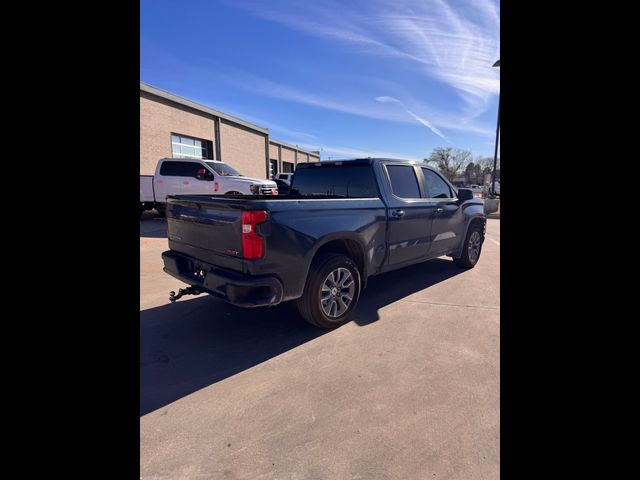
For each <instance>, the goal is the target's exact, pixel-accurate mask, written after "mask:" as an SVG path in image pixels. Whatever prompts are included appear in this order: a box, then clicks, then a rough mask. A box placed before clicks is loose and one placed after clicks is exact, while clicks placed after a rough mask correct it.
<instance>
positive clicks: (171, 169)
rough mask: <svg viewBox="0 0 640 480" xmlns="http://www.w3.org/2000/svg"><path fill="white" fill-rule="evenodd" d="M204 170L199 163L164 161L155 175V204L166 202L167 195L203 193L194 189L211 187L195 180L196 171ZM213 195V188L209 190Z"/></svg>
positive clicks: (209, 183) (210, 183) (208, 183)
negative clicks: (203, 186)
mask: <svg viewBox="0 0 640 480" xmlns="http://www.w3.org/2000/svg"><path fill="white" fill-rule="evenodd" d="M202 168H204V167H203V166H202V164H200V163H199V162H191V161H188V160H164V161H162V162H161V164H160V165H159V168H158V171H157V172H156V175H155V179H154V182H155V185H154V187H155V193H156V202H162V203H164V202H166V198H167V195H180V194H194V193H205V191H203V190H202V188H200V189H194V188H193V187H194V186H197V185H198V184H207V186H208V185H212V182H204V181H201V180H198V179H197V178H196V174H197V172H198V170H200V169H202ZM209 191H210V192H211V193H213V187H211V190H209Z"/></svg>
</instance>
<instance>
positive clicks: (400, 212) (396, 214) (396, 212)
mask: <svg viewBox="0 0 640 480" xmlns="http://www.w3.org/2000/svg"><path fill="white" fill-rule="evenodd" d="M391 215H393V216H394V217H402V216H403V215H404V210H394V211H393V212H391Z"/></svg>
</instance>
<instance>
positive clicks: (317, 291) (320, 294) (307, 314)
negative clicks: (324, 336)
mask: <svg viewBox="0 0 640 480" xmlns="http://www.w3.org/2000/svg"><path fill="white" fill-rule="evenodd" d="M359 298H360V272H359V271H358V267H357V266H356V264H355V263H354V262H353V260H351V259H350V258H349V257H347V256H346V255H340V254H337V253H326V254H323V255H320V256H319V257H318V258H316V259H315V260H314V261H313V263H312V264H311V268H310V269H309V276H308V278H307V283H306V285H305V289H304V294H303V295H302V297H300V298H299V299H297V300H296V306H297V307H298V311H299V312H300V315H301V316H302V318H304V319H305V320H306V321H307V322H309V323H311V324H312V325H315V326H317V327H320V328H337V327H339V326H341V325H344V324H345V323H347V322H348V321H349V320H351V314H352V313H353V311H354V309H355V307H356V305H357V304H358V299H359Z"/></svg>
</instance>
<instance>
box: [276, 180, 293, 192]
mask: <svg viewBox="0 0 640 480" xmlns="http://www.w3.org/2000/svg"><path fill="white" fill-rule="evenodd" d="M273 181H274V182H276V185H277V186H278V195H289V191H290V190H291V188H290V187H289V184H288V183H287V182H285V181H284V180H280V179H279V178H276V179H274V180H273Z"/></svg>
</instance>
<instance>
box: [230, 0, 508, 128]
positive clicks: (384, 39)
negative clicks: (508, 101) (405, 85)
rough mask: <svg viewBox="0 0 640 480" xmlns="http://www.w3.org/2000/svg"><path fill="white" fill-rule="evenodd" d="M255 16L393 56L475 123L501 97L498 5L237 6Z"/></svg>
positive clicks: (434, 0)
mask: <svg viewBox="0 0 640 480" xmlns="http://www.w3.org/2000/svg"><path fill="white" fill-rule="evenodd" d="M234 5H237V6H241V7H243V8H245V9H247V10H248V11H249V12H251V13H253V14H254V15H257V16H260V17H262V18H265V19H267V20H270V21H274V22H278V23H280V24H283V25H285V26H287V27H289V28H292V29H295V30H299V31H302V32H304V33H306V34H309V35H315V36H321V37H324V38H328V39H331V40H334V41H337V42H340V43H342V44H345V45H346V46H350V47H353V48H354V49H356V50H359V51H361V52H364V53H367V54H371V55H378V56H385V57H394V58H397V59H401V60H405V61H406V62H408V63H409V64H411V65H413V66H415V67H417V69H418V71H419V72H421V73H422V74H423V75H424V76H425V77H427V78H430V79H433V80H436V81H439V82H442V83H443V84H446V85H447V86H449V87H450V88H451V89H452V90H453V91H454V92H455V93H457V94H458V96H459V98H461V99H462V100H463V102H464V107H463V112H462V115H464V117H465V118H466V119H468V118H475V117H476V116H478V115H480V114H481V113H483V112H484V111H485V110H486V107H487V104H488V102H489V100H490V99H491V97H492V96H493V95H496V94H497V93H498V92H499V76H498V72H497V71H496V69H492V68H491V65H492V64H493V62H494V61H495V60H496V59H497V58H498V57H499V53H500V45H499V9H498V8H499V7H498V5H497V3H496V2H494V1H491V0H467V1H463V2H457V3H456V7H455V9H454V8H452V6H451V5H450V4H449V3H447V2H445V1H444V0H406V1H403V2H388V1H386V0H370V1H368V2H366V3H360V2H358V3H357V5H356V6H348V5H346V4H344V3H342V2H338V1H335V0H334V1H331V0H325V1H323V2H314V3H311V2H291V1H286V0H272V1H270V2H268V3H265V2H259V3H256V2H254V1H245V2H242V3H238V2H235V3H234Z"/></svg>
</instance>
